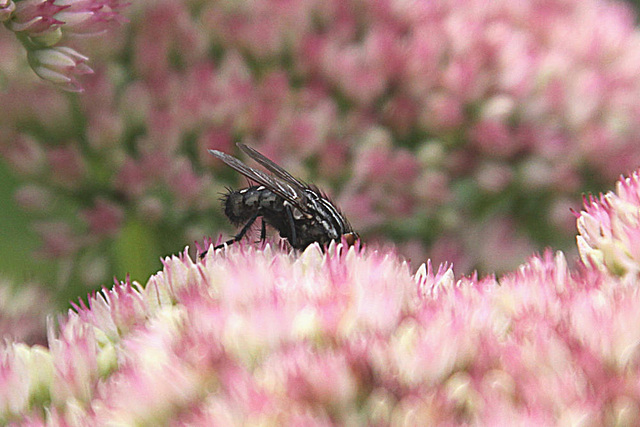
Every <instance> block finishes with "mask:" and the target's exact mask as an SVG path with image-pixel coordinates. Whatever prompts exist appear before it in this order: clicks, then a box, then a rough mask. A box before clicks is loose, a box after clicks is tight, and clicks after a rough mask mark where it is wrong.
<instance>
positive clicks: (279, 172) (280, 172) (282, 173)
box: [237, 144, 307, 194]
mask: <svg viewBox="0 0 640 427" xmlns="http://www.w3.org/2000/svg"><path fill="white" fill-rule="evenodd" d="M237 145H238V147H240V149H241V150H242V151H244V152H245V153H246V154H247V155H248V156H249V157H251V158H252V159H253V160H255V161H256V162H258V163H260V164H261V165H262V166H264V168H265V169H267V170H268V171H269V172H271V173H272V174H274V175H275V176H277V177H278V178H280V179H282V180H283V181H285V182H287V183H289V184H291V185H292V186H294V187H297V188H299V189H300V190H302V189H303V188H305V187H307V185H305V184H303V183H302V182H300V181H299V180H298V179H297V178H295V177H294V176H293V175H291V174H290V173H289V172H287V171H286V170H284V169H282V168H281V167H280V166H278V165H277V164H275V163H274V162H273V161H271V160H270V159H268V158H266V157H265V156H264V154H262V153H260V152H259V151H257V150H255V149H253V148H251V147H249V146H248V145H245V144H237ZM300 192H301V193H303V192H302V191H300ZM303 194H304V193H303Z"/></svg>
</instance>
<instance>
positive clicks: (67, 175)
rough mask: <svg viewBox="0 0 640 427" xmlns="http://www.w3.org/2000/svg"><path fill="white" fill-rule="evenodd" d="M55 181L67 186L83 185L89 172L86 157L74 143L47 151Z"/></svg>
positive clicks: (52, 176)
mask: <svg viewBox="0 0 640 427" xmlns="http://www.w3.org/2000/svg"><path fill="white" fill-rule="evenodd" d="M47 158H48V160H49V167H50V169H51V178H52V180H53V182H55V183H57V184H59V185H62V186H63V187H66V188H75V187H79V186H81V185H82V180H83V179H84V177H85V176H86V174H87V165H86V163H85V159H84V157H83V156H82V154H81V153H80V151H79V150H78V149H77V147H75V146H73V145H69V146H67V147H59V148H52V149H51V150H49V152H48V153H47Z"/></svg>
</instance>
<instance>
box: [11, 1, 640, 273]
mask: <svg viewBox="0 0 640 427" xmlns="http://www.w3.org/2000/svg"><path fill="white" fill-rule="evenodd" d="M23 1H25V2H26V1H29V2H31V0H23ZM60 1H61V0H56V1H53V2H51V0H49V1H47V2H44V3H42V5H48V7H53V6H59V7H62V6H63V5H64V6H67V5H68V3H69V2H60ZM93 1H97V0H93ZM72 3H73V6H69V7H68V8H65V9H64V10H60V11H58V12H56V13H55V14H53V15H52V16H56V17H60V16H61V14H65V13H66V14H67V15H65V16H68V15H70V14H71V13H72V9H73V8H74V7H80V6H82V7H81V9H82V8H84V7H89V5H90V4H91V5H96V4H99V5H102V7H101V8H100V9H99V10H100V11H105V13H106V11H110V12H114V11H119V10H121V6H122V4H121V3H114V4H112V3H108V2H107V3H105V2H104V1H101V2H97V3H94V2H86V1H77V2H72ZM196 3H197V4H198V6H197V7H196V5H195V4H196ZM196 3H194V2H187V1H184V2H181V1H166V0H160V1H154V2H142V3H139V4H136V6H135V8H132V14H131V25H127V26H123V27H122V28H123V32H122V33H119V34H112V35H105V38H104V40H101V41H105V42H106V43H104V44H100V43H97V41H94V44H92V45H91V46H92V48H93V49H94V50H95V51H96V52H99V55H97V56H96V61H95V65H93V64H94V63H92V67H93V68H95V71H96V73H95V74H94V75H92V76H87V78H86V79H83V82H85V89H86V91H85V93H84V94H83V96H82V97H80V98H72V99H70V98H67V97H65V96H63V95H61V94H58V93H53V92H52V91H47V90H46V89H43V88H41V87H37V88H34V87H33V86H32V85H31V84H30V83H29V84H23V83H24V82H22V81H20V80H19V79H16V80H15V82H13V81H10V84H8V87H7V89H6V91H5V92H3V93H0V103H1V104H2V105H3V111H2V114H0V152H1V153H2V155H3V159H4V160H6V161H7V162H8V163H9V164H10V165H11V166H13V168H14V169H15V170H16V171H17V172H18V173H20V174H22V177H23V179H24V180H25V181H26V182H25V185H24V187H23V188H21V189H20V190H19V192H18V194H17V198H18V201H19V202H20V204H21V205H22V206H23V207H25V209H27V210H30V211H31V212H33V215H34V217H35V219H34V221H35V222H38V223H41V222H44V224H45V225H44V226H43V225H40V224H38V225H37V226H36V227H35V228H36V229H37V231H38V233H39V234H41V235H42V239H43V241H44V243H45V245H44V246H45V247H44V250H43V251H41V253H45V254H47V255H49V256H53V257H55V258H56V259H63V260H64V261H65V263H66V264H65V266H66V267H67V268H66V271H67V272H69V274H68V277H69V281H70V282H73V283H75V284H76V285H78V284H79V283H80V282H83V283H90V284H92V285H95V284H96V283H104V282H106V281H107V280H109V277H108V276H106V272H107V271H110V267H113V266H115V265H121V264H123V260H125V261H131V262H133V260H135V259H136V258H135V257H134V256H129V255H130V254H125V255H122V254H121V253H120V251H121V250H122V248H130V249H129V250H131V251H132V252H133V253H140V252H142V251H141V250H140V246H141V247H145V246H146V247H150V248H158V252H157V253H155V254H151V255H152V256H151V257H150V258H151V259H152V261H151V263H152V262H153V261H155V260H156V259H157V258H158V257H159V256H160V255H161V254H163V253H167V252H175V251H177V250H178V249H179V248H180V247H184V246H185V245H186V244H190V243H191V242H193V241H194V240H197V239H201V238H202V236H203V235H209V234H218V232H219V230H220V228H221V227H222V226H223V224H227V222H226V220H225V219H224V218H223V216H222V215H221V214H220V212H219V206H218V201H217V193H218V192H221V191H223V188H224V186H225V184H227V185H228V184H230V183H233V184H236V183H238V182H244V181H240V180H239V178H238V177H237V176H235V175H231V174H230V173H227V172H228V170H227V169H225V168H223V166H221V165H220V164H219V162H214V161H213V159H211V158H210V156H209V155H208V154H207V152H206V149H208V148H214V149H219V150H222V151H226V152H233V150H234V145H233V142H235V141H242V142H245V143H248V144H250V145H253V146H255V147H256V148H258V149H259V150H260V151H261V152H264V153H265V154H266V155H267V156H268V157H270V158H272V159H273V160H274V161H276V162H278V163H280V164H281V165H282V166H284V167H285V168H287V169H288V170H290V171H291V173H292V174H294V175H296V176H299V177H300V178H301V179H306V180H309V181H311V182H315V183H316V184H318V185H319V186H320V187H321V188H324V189H326V190H327V191H328V192H329V193H331V194H332V195H333V196H334V200H335V201H336V202H337V204H338V205H339V206H341V207H342V209H343V211H344V212H345V214H346V216H347V217H349V218H350V220H351V222H352V224H353V225H354V227H355V228H356V229H357V230H358V231H359V232H360V233H361V235H362V236H363V237H364V239H365V241H368V242H385V241H389V240H393V241H394V242H395V243H396V244H397V245H398V247H399V250H400V251H401V252H402V253H403V254H404V255H406V256H407V257H410V258H411V259H413V260H414V261H416V262H421V261H422V260H425V259H426V258H427V256H429V257H430V258H432V259H434V260H435V261H437V262H442V261H455V262H456V266H457V268H458V269H459V271H461V272H470V271H472V270H473V269H474V268H480V269H481V270H483V271H509V270H510V269H512V268H513V267H514V266H515V265H517V264H518V263H520V262H522V261H523V260H524V259H525V258H524V256H525V255H526V254H529V253H531V251H532V250H534V249H541V248H543V247H544V246H547V245H553V246H555V247H559V248H563V249H564V248H569V247H570V246H571V239H573V235H574V222H573V218H572V216H571V214H570V208H573V209H577V208H578V205H577V203H576V202H575V200H577V197H576V195H577V194H579V193H580V192H581V191H585V190H591V191H594V190H596V191H597V190H600V189H602V188H603V187H604V185H606V184H608V183H609V182H610V180H612V179H613V178H612V177H615V176H617V175H619V174H620V173H624V172H626V171H628V170H633V169H635V168H636V167H637V165H638V164H640V145H638V144H637V140H638V138H639V137H640V125H639V124H638V123H640V121H638V120H637V119H636V118H637V116H638V113H639V112H640V102H639V101H638V100H639V99H640V68H639V67H637V64H638V61H640V59H639V58H640V43H639V40H640V32H639V31H638V30H636V28H635V26H634V15H633V13H632V11H631V9H630V7H629V6H626V5H625V4H624V3H617V2H611V1H604V0H562V1H561V0H553V1H538V0H527V1H518V2H514V1H511V0H497V1H493V2H491V4H487V2H486V1H484V0H470V1H460V0H457V1H455V0H439V1H432V2H420V1H414V2H411V1H401V0H381V1H356V0H354V1H343V0H328V1H327V0H303V1H283V0H277V1H276V0H257V1H252V2H224V3H220V2H204V3H202V4H200V3H198V2H196ZM25 4H26V3H25ZM29 4H31V3H29ZM38 4H40V3H38ZM96 7H97V6H96ZM73 10H74V11H75V10H76V9H73ZM82 10H84V9H82ZM43 13H44V12H43ZM101 13H102V12H101ZM78 14H79V15H82V14H81V13H80V12H78ZM74 16H75V15H74ZM108 17H109V18H115V15H112V14H109V15H108ZM24 19H25V20H26V16H25V18H24ZM67 19H68V20H69V22H71V19H70V18H67ZM105 19H107V18H105ZM25 22H26V21H25ZM74 22H76V20H75V18H74ZM78 22H83V21H80V20H79V19H78ZM101 22H103V21H101ZM65 25H69V24H65ZM78 25H79V27H78V31H81V32H84V29H83V28H82V26H83V25H84V24H78ZM92 26H93V24H92ZM98 27H100V28H101V26H100V25H98ZM63 28H64V26H63ZM96 28H97V27H96ZM107 36H109V37H107ZM0 37H2V34H1V33H0ZM5 44H6V40H5V41H4V42H3V40H2V39H0V48H2V46H4V45H5ZM60 55H62V56H68V55H66V54H65V52H60V51H58V52H57V53H51V55H48V57H47V58H49V59H51V57H55V58H60ZM7 56H8V58H11V57H12V55H7ZM47 58H45V59H47ZM55 58H54V59H55ZM76 59H79V58H76ZM7 64H12V61H11V60H10V59H7V60H6V62H4V61H3V64H0V69H2V68H3V67H7V68H9V65H7ZM9 71H11V70H9ZM8 74H9V75H11V73H10V72H9V73H8ZM11 83H14V84H11ZM212 170H213V173H214V174H215V175H213V174H211V173H210V172H209V171H212ZM225 174H226V175H225ZM598 186H600V187H598ZM46 201H50V202H51V203H47V202H46ZM69 210H71V211H72V212H74V213H77V215H70V216H69V215H67V216H64V215H63V214H61V213H60V212H68V211H69ZM134 241H135V242H142V243H139V245H140V246H138V247H133V246H131V245H129V244H128V243H126V242H134ZM160 248H162V249H160ZM81 254H83V255H81ZM141 264H142V261H141ZM89 267H90V268H89ZM127 268H129V266H128V265H127ZM153 268H155V267H150V266H149V265H148V264H145V265H138V266H135V269H137V270H138V271H142V270H144V271H146V272H148V273H150V272H151V271H153ZM132 269H134V268H129V270H132ZM86 272H90V273H86ZM83 274H84V275H85V276H86V278H84V277H83V278H82V280H81V279H80V277H81V276H82V275H83ZM65 277H67V276H65Z"/></svg>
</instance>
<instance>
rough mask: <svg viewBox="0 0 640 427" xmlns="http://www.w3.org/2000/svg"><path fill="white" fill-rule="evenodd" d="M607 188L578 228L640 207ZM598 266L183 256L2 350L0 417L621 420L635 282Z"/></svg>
mask: <svg viewBox="0 0 640 427" xmlns="http://www.w3.org/2000/svg"><path fill="white" fill-rule="evenodd" d="M620 186H621V188H622V189H624V192H625V195H620V197H624V198H625V199H626V201H627V203H626V204H624V203H608V199H602V201H596V200H595V199H594V200H592V201H591V202H589V203H590V205H589V206H588V209H589V210H590V211H591V214H590V216H589V218H590V221H592V222H591V223H590V226H591V227H596V226H598V225H599V226H601V227H603V229H606V228H607V227H609V223H608V219H607V217H605V216H604V215H600V216H598V215H595V214H593V212H595V210H597V209H604V208H607V209H610V210H609V214H610V216H611V217H613V216H614V215H620V216H623V215H624V214H625V213H628V212H630V211H631V210H633V209H635V211H638V210H639V209H640V198H638V197H631V196H630V194H632V193H635V194H637V193H638V191H639V189H640V181H639V180H638V179H637V175H634V177H633V178H632V179H630V180H623V181H621V183H620ZM627 196H629V197H627ZM584 215H586V214H584ZM599 221H601V222H599ZM616 255H617V254H616ZM629 262H632V261H629ZM633 262H635V263H636V264H638V259H635V260H634V261H633ZM598 267H599V266H598V265H596V264H595V263H588V264H586V265H582V266H580V267H579V268H577V269H570V268H569V267H568V266H567V261H566V259H565V256H564V255H563V253H562V252H557V253H556V254H555V255H554V254H552V253H551V252H550V251H547V252H546V253H545V254H544V255H542V256H534V257H532V258H531V259H529V261H528V262H527V263H526V264H523V265H522V266H521V267H520V268H518V269H517V270H516V271H514V272H512V273H508V274H506V275H504V276H502V277H500V278H496V277H494V276H487V277H485V278H483V279H479V278H478V277H477V276H475V275H474V276H468V277H465V276H462V277H459V278H456V277H455V275H454V272H453V269H452V267H451V266H449V265H446V264H443V265H441V266H440V267H439V268H438V269H437V270H436V269H434V268H432V265H431V263H428V264H426V265H425V264H423V265H421V266H420V267H419V268H418V271H417V273H416V274H411V273H410V270H409V266H408V264H407V263H406V262H403V261H401V260H400V259H399V258H398V257H397V255H395V254H394V253H393V252H388V251H382V250H374V249H372V248H368V247H364V248H359V247H351V248H346V247H344V246H343V245H342V244H332V245H331V246H330V247H329V248H328V249H327V250H326V252H324V253H323V252H322V251H321V250H320V248H319V247H318V246H315V245H314V246H310V247H309V248H307V250H305V251H304V252H302V253H295V252H286V251H283V250H282V249H277V248H274V247H272V246H269V245H267V246H266V247H264V248H263V249H256V248H255V247H253V246H251V245H249V244H245V243H244V242H243V243H240V244H236V245H233V246H231V247H230V248H228V249H221V250H217V251H213V250H212V249H211V248H210V249H209V251H208V253H207V254H206V256H205V257H204V258H203V259H198V260H197V261H195V262H194V261H193V260H192V259H191V258H190V257H189V255H188V253H187V251H186V250H185V252H184V253H183V254H181V255H180V256H173V257H170V258H166V259H165V260H164V268H163V270H162V271H160V272H158V273H157V274H156V275H154V276H152V277H151V278H150V280H149V281H148V283H147V284H146V285H145V286H144V287H142V286H140V285H139V284H137V283H133V284H131V283H129V282H128V281H127V282H123V283H117V284H116V286H115V287H113V288H112V289H110V290H108V289H104V290H103V291H102V292H101V293H99V294H97V295H94V296H92V297H91V298H90V299H89V302H88V304H87V305H85V304H84V303H81V304H80V305H79V306H76V307H75V310H71V311H69V313H68V315H67V316H64V317H61V318H60V320H59V324H60V326H59V328H57V327H55V326H53V324H51V325H50V326H49V349H48V350H47V349H45V348H43V347H40V346H33V347H28V346H25V345H24V344H20V343H15V342H14V343H9V342H8V343H5V344H4V345H3V347H2V349H1V350H0V420H3V421H6V422H15V423H19V424H21V425H33V426H40V425H69V424H74V425H106V424H123V425H138V424H159V423H162V424H167V423H170V424H180V425H182V424H185V425H202V426H205V425H240V424H252V425H258V424H259V425H265V424H266V425H291V424H297V425H345V424H357V425H453V424H456V425H457V424H469V425H471V424H473V425H514V424H517V425H540V426H547V425H548V426H552V425H559V424H560V425H574V424H579V423H582V422H584V421H585V420H589V421H590V422H591V423H593V424H594V425H612V424H615V425H634V424H637V423H638V422H640V390H639V389H638V387H637V384H638V382H639V381H640V357H639V355H640V344H639V343H640V329H638V328H634V327H630V325H636V324H638V322H640V311H639V310H638V309H637V307H638V305H639V304H640V293H639V292H638V285H639V284H640V283H639V282H638V280H639V279H640V278H639V277H638V276H637V275H633V276H631V275H628V276H626V278H625V279H622V278H619V277H618V276H616V275H614V274H610V272H609V271H608V270H606V269H601V268H598ZM636 271H637V270H636ZM9 390H10V392H9Z"/></svg>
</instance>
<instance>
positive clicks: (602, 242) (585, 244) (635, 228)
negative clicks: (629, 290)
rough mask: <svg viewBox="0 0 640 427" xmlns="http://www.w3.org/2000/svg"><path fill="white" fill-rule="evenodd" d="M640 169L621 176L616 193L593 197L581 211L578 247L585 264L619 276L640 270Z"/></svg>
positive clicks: (588, 199)
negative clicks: (627, 175) (629, 174)
mask: <svg viewBox="0 0 640 427" xmlns="http://www.w3.org/2000/svg"><path fill="white" fill-rule="evenodd" d="M639 174H640V170H638V171H635V172H634V173H632V174H631V176H629V177H621V178H620V180H619V181H618V183H617V185H616V191H615V192H612V191H610V192H608V193H606V194H601V195H600V197H598V198H596V197H593V196H590V197H589V198H585V200H584V210H583V211H581V212H580V213H579V214H578V223H577V224H578V232H579V235H578V237H577V241H578V250H579V251H580V257H581V258H582V261H583V262H584V263H585V264H594V265H596V266H598V267H600V268H603V269H606V270H608V271H610V272H611V273H613V274H616V275H619V276H627V275H631V276H637V275H638V273H640V246H639V244H638V242H640V209H639V208H638V206H639V205H640V175H639Z"/></svg>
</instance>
